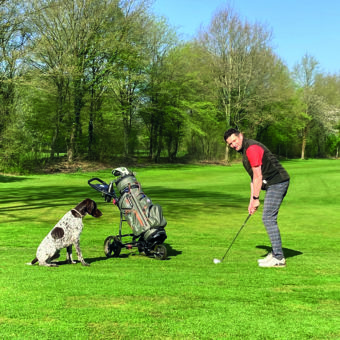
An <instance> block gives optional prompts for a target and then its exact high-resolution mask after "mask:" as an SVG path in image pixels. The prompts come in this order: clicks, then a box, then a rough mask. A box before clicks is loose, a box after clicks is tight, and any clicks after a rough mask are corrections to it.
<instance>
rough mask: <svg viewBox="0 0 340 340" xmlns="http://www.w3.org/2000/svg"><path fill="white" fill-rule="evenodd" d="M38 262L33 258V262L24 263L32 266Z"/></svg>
mask: <svg viewBox="0 0 340 340" xmlns="http://www.w3.org/2000/svg"><path fill="white" fill-rule="evenodd" d="M37 262H38V258H35V259H34V260H32V262H28V263H26V264H27V265H28V266H33V265H34V264H35V263H37Z"/></svg>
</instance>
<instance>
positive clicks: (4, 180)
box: [0, 175, 28, 183]
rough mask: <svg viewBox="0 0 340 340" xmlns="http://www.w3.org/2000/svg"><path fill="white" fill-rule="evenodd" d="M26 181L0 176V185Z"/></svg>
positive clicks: (19, 178) (20, 178)
mask: <svg viewBox="0 0 340 340" xmlns="http://www.w3.org/2000/svg"><path fill="white" fill-rule="evenodd" d="M26 179H28V178H25V177H15V176H4V175H0V183H12V182H22V181H25V180H26Z"/></svg>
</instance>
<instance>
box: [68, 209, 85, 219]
mask: <svg viewBox="0 0 340 340" xmlns="http://www.w3.org/2000/svg"><path fill="white" fill-rule="evenodd" d="M72 210H73V211H75V212H76V213H77V214H78V215H79V217H81V218H83V217H84V216H85V215H82V214H81V213H80V212H79V211H78V210H77V209H71V211H72Z"/></svg>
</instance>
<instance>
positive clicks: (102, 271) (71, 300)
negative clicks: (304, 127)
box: [0, 160, 340, 339]
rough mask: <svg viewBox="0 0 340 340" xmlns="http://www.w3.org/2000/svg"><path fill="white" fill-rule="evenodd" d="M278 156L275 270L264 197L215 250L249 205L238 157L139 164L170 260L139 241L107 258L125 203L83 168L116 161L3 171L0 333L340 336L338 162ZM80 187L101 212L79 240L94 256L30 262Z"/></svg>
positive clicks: (115, 336)
mask: <svg viewBox="0 0 340 340" xmlns="http://www.w3.org/2000/svg"><path fill="white" fill-rule="evenodd" d="M284 166H285V167H286V169H287V170H288V171H289V173H290V175H291V186H290V188H289V191H288V194H287V197H286V199H285V201H284V203H283V205H282V208H281V211H280V215H279V224H280V229H281V234H282V239H283V246H284V249H285V253H286V257H287V267H286V268H280V269H279V268H259V267H258V266H257V259H258V258H260V257H261V256H263V255H265V254H266V252H267V250H268V249H269V241H268V238H267V235H266V233H265V230H264V227H263V225H262V222H261V209H260V211H259V212H257V213H256V214H255V215H254V216H252V217H251V218H250V220H249V221H248V223H247V225H246V226H245V228H244V229H243V231H242V232H241V234H240V235H239V237H238V239H237V240H236V242H235V244H234V245H233V247H232V248H231V250H230V252H229V254H228V256H227V258H226V259H225V261H224V262H223V263H221V264H219V265H215V264H213V262H212V260H213V258H216V257H217V258H221V257H222V256H223V254H224V253H225V251H226V249H227V247H228V246H229V244H230V242H231V241H232V239H233V238H234V236H235V234H236V233H237V231H238V230H239V228H240V226H241V225H242V223H243V222H244V220H245V218H246V217H247V214H248V213H247V205H248V197H249V178H248V176H247V174H246V173H245V171H244V170H243V168H242V166H241V165H239V164H237V165H233V166H231V167H223V166H175V165H174V166H162V167H148V168H139V169H133V170H136V172H137V178H138V179H139V180H140V182H141V183H142V185H143V189H144V191H145V192H146V194H148V196H149V197H150V198H151V199H152V200H153V201H154V203H159V204H161V205H162V207H163V210H164V215H165V217H166V218H167V220H168V226H167V228H166V230H167V234H168V239H167V240H166V241H165V243H166V245H167V247H168V250H169V259H168V260H165V261H158V260H154V259H150V258H146V257H143V256H140V255H139V254H138V252H136V251H135V250H134V249H133V250H131V251H128V250H125V249H123V250H122V253H121V256H120V258H111V259H107V258H106V257H105V255H104V252H103V243H104V240H105V238H106V237H107V236H109V235H114V234H117V233H118V222H119V212H118V210H117V208H116V207H114V206H113V205H112V204H109V203H105V202H104V200H103V199H102V197H101V196H100V194H99V193H97V192H96V191H94V190H93V189H91V188H90V187H89V186H88V185H87V180H88V179H90V178H91V177H100V178H102V179H104V180H106V181H109V180H110V179H111V173H110V170H107V171H101V172H96V173H76V174H68V175H66V174H55V175H44V176H37V175H34V176H23V177H10V176H8V177H6V176H0V186H1V191H0V199H1V205H0V207H1V221H0V223H1V224H0V259H1V261H0V290H1V291H0V293H1V295H0V296H1V302H0V338H1V339H67V338H69V339H274V338H275V339H340V326H339V325H340V304H339V300H340V294H339V291H340V279H339V277H340V276H339V274H340V270H339V269H340V260H339V226H340V212H339V192H340V171H339V170H340V162H339V161H336V160H309V161H289V162H285V163H284ZM262 195H263V194H262ZM86 197H90V198H93V199H95V200H96V201H97V203H98V205H99V208H100V209H101V210H102V212H103V216H102V217H101V218H100V219H94V218H92V217H89V216H87V217H85V219H84V224H85V227H84V231H83V233H82V236H81V247H82V250H83V255H84V257H85V259H86V260H87V261H88V262H90V263H91V266H90V267H82V266H81V264H80V263H78V264H76V265H61V266H60V267H58V268H45V267H39V266H26V265H25V263H26V262H29V261H31V260H32V259H33V258H34V256H35V251H36V248H37V246H38V245H39V243H40V242H41V240H42V239H43V238H44V237H45V235H46V234H47V233H48V231H49V230H50V229H51V228H52V227H53V226H54V224H55V223H56V222H57V221H58V220H59V219H60V218H61V217H62V216H63V214H64V213H65V212H66V211H67V210H69V209H70V208H72V207H74V206H75V205H76V204H77V203H78V202H79V201H81V200H82V199H84V198H86ZM74 252H75V251H74ZM65 254H66V253H65V251H63V252H62V259H63V258H64V256H65ZM75 257H76V255H75Z"/></svg>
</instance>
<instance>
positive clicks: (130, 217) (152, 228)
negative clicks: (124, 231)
mask: <svg viewBox="0 0 340 340" xmlns="http://www.w3.org/2000/svg"><path fill="white" fill-rule="evenodd" d="M113 174H114V175H115V176H119V178H118V179H116V180H115V184H116V187H117V190H118V191H119V193H120V197H119V199H118V201H117V202H116V204H117V205H118V207H119V210H120V211H121V212H122V214H123V216H124V218H125V220H126V221H127V223H128V224H129V225H130V227H131V229H132V231H133V234H134V235H135V236H139V235H140V234H142V233H143V232H145V236H144V239H145V240H147V239H148V238H149V236H151V235H152V234H153V233H155V232H156V231H157V229H158V228H164V227H165V226H166V224H167V221H166V220H165V218H164V216H163V211H162V207H161V206H160V205H158V204H153V203H152V201H151V200H150V198H149V197H147V196H146V195H145V194H144V192H143V190H142V187H141V185H140V183H139V182H138V181H137V179H136V177H135V176H134V174H133V173H132V172H131V171H130V170H128V169H126V168H124V167H122V168H117V169H115V170H114V171H113Z"/></svg>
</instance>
